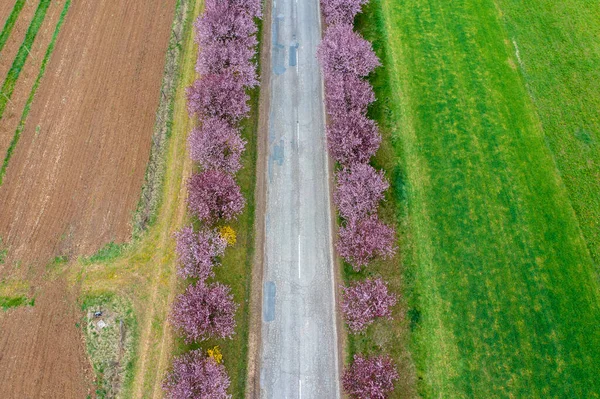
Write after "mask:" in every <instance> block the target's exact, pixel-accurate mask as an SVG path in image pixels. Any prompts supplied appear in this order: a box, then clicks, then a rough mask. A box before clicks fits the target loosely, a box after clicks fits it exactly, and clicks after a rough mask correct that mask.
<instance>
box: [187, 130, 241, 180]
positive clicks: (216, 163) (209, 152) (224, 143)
mask: <svg viewBox="0 0 600 399" xmlns="http://www.w3.org/2000/svg"><path fill="white" fill-rule="evenodd" d="M188 146H189V149H190V156H191V158H192V160H194V161H197V162H199V163H200V165H202V167H203V168H204V169H216V170H220V171H223V172H225V173H229V174H235V173H236V172H237V171H238V170H240V168H241V167H242V164H241V162H240V159H241V157H242V153H243V152H244V147H245V146H246V142H245V141H244V140H243V139H242V138H241V137H240V135H239V134H238V132H237V131H236V129H235V128H233V127H231V125H229V123H227V121H225V120H223V119H219V118H209V119H206V120H205V121H203V122H202V125H201V126H200V127H197V128H195V129H194V130H193V131H192V133H191V134H190V136H189V137H188Z"/></svg>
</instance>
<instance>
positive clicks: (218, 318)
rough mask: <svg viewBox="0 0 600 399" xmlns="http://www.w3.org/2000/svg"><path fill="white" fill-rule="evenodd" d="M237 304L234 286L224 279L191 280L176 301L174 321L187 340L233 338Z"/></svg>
mask: <svg viewBox="0 0 600 399" xmlns="http://www.w3.org/2000/svg"><path fill="white" fill-rule="evenodd" d="M237 308H238V305H237V304H236V303H235V302H234V300H233V295H232V294H231V289H230V288H229V287H228V286H226V285H224V284H221V283H213V284H210V285H206V284H203V283H198V284H192V285H190V286H189V287H188V288H187V290H186V291H185V292H184V293H183V294H181V295H179V296H178V297H177V299H176V301H175V303H174V305H173V310H172V312H171V322H172V323H173V326H174V327H175V328H176V329H177V330H178V331H179V332H181V333H183V335H184V338H185V341H186V342H187V343H191V342H199V341H203V340H206V339H208V338H231V336H232V335H233V334H234V329H235V312H236V310H237Z"/></svg>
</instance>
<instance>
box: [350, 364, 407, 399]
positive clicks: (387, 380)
mask: <svg viewBox="0 0 600 399" xmlns="http://www.w3.org/2000/svg"><path fill="white" fill-rule="evenodd" d="M398 378H399V375H398V372H397V371H396V367H395V366H394V362H393V361H392V359H391V358H390V357H389V356H374V357H370V358H366V357H363V356H362V355H354V362H353V363H352V364H351V365H350V367H348V368H347V369H346V371H345V372H344V375H343V376H342V385H343V386H344V390H345V391H346V393H347V394H348V395H349V396H350V397H351V398H353V399H385V398H387V395H388V393H390V392H392V391H393V390H394V383H395V381H396V380H397V379H398Z"/></svg>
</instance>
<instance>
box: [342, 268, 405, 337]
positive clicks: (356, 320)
mask: <svg viewBox="0 0 600 399" xmlns="http://www.w3.org/2000/svg"><path fill="white" fill-rule="evenodd" d="M396 302H397V298H396V296H395V295H394V294H390V293H389V292H388V287H387V284H386V283H385V281H383V280H382V279H380V278H376V279H367V280H364V281H360V282H356V283H353V284H351V285H350V286H348V287H344V292H343V294H342V301H341V304H340V308H341V311H342V314H343V315H344V318H345V319H346V323H347V324H348V327H349V328H350V331H352V332H353V333H357V332H361V331H364V330H365V328H367V326H369V325H370V324H372V323H373V322H374V321H375V318H377V317H386V318H388V319H389V320H391V319H392V307H393V306H394V305H395V304H396Z"/></svg>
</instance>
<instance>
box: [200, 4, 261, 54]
mask: <svg viewBox="0 0 600 399" xmlns="http://www.w3.org/2000/svg"><path fill="white" fill-rule="evenodd" d="M254 2H255V0H240V1H231V0H210V1H207V2H206V3H205V6H204V13H203V14H202V16H200V17H199V18H198V19H197V20H196V22H195V24H194V26H195V28H196V41H197V42H198V44H199V45H200V47H201V48H202V47H203V46H204V45H206V44H207V43H214V42H226V41H229V40H241V41H243V45H242V46H243V47H253V46H255V45H256V43H257V40H256V37H255V34H256V32H257V30H258V27H257V26H256V24H255V23H254V18H253V15H252V12H249V10H247V9H245V7H243V6H241V5H242V3H247V4H249V5H250V4H251V3H254ZM236 3H237V4H236ZM252 7H254V8H255V5H254V6H252ZM258 10H259V12H260V5H259V8H258ZM254 12H256V10H254Z"/></svg>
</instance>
